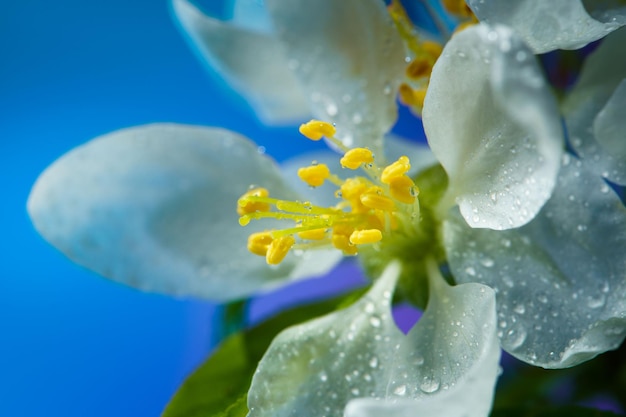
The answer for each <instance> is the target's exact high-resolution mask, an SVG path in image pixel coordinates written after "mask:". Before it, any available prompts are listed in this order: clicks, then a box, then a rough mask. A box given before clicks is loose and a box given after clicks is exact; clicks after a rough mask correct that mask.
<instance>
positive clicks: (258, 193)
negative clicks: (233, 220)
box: [237, 188, 271, 216]
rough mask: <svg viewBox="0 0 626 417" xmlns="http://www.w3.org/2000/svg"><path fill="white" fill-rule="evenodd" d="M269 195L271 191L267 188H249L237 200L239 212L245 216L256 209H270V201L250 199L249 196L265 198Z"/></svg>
mask: <svg viewBox="0 0 626 417" xmlns="http://www.w3.org/2000/svg"><path fill="white" fill-rule="evenodd" d="M269 195H270V193H269V191H267V190H266V189H265V188H253V189H252V190H249V191H248V192H247V193H245V194H244V195H242V196H241V197H239V200H238V201H237V214H239V215H240V216H243V215H246V214H250V213H254V212H256V211H270V207H271V206H270V205H269V203H264V202H261V201H254V200H251V199H249V197H263V198H265V197H268V196H269Z"/></svg>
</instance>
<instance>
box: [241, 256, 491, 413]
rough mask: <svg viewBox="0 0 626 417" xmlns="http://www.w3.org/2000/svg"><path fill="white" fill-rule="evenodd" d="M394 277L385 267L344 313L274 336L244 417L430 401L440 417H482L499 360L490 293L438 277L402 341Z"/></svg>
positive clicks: (396, 408)
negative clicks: (440, 411)
mask: <svg viewBox="0 0 626 417" xmlns="http://www.w3.org/2000/svg"><path fill="white" fill-rule="evenodd" d="M398 274H399V267H398V265H397V264H392V265H391V266H389V267H388V268H387V270H386V271H385V272H384V274H383V276H382V277H381V278H380V280H379V281H378V282H377V283H376V284H375V285H374V287H373V288H372V289H371V290H370V291H369V292H368V294H366V295H365V296H364V297H363V298H362V299H361V300H360V301H358V302H357V303H356V304H354V305H353V306H351V307H349V308H347V309H345V310H342V311H339V312H336V313H333V314H330V315H328V316H325V317H322V318H319V319H316V320H313V321H310V322H308V323H305V324H303V325H300V326H295V327H292V328H290V329H287V330H285V331H283V332H282V333H281V334H280V335H278V337H277V338H276V339H275V340H274V341H273V342H272V345H271V346H270V348H269V349H268V351H267V353H266V355H265V357H264V358H263V359H262V360H261V362H260V364H259V367H258V369H257V373H256V374H255V376H254V378H253V380H252V386H251V388H250V392H249V393H248V406H249V409H250V414H249V415H250V417H254V416H272V417H273V416H283V415H285V416H286V415H312V416H313V415H316V416H321V415H326V416H329V417H330V416H343V415H344V406H346V404H348V406H347V408H346V414H345V415H346V416H362V415H377V416H378V415H381V411H383V410H384V412H385V413H387V412H389V413H390V415H394V416H395V415H398V416H400V415H406V414H405V413H406V411H407V410H408V409H409V408H410V409H412V410H418V409H419V410H421V409H422V408H427V406H429V405H432V404H437V405H438V406H441V405H442V404H445V407H444V409H443V411H444V414H445V415H451V416H453V415H455V414H453V413H456V412H458V411H459V410H460V409H461V408H462V409H463V411H464V413H465V415H467V416H472V417H473V416H476V417H478V416H486V415H487V413H488V411H489V409H490V406H491V399H492V395H493V388H494V384H495V380H496V377H497V373H498V360H499V347H498V342H497V337H496V335H495V297H494V294H493V291H491V290H490V289H489V288H487V287H484V286H482V285H478V284H468V285H463V286H458V287H455V288H451V287H449V286H447V284H445V283H444V282H443V279H441V278H440V277H439V279H440V280H441V281H440V282H438V283H435V284H433V287H434V288H432V293H431V300H432V301H431V304H430V305H429V306H428V308H427V310H426V312H425V313H424V316H423V317H422V319H421V320H420V321H419V322H418V324H417V325H416V326H415V327H414V328H413V329H412V330H411V331H410V333H409V334H408V335H406V336H405V335H404V334H403V333H402V332H401V331H400V330H398V329H397V327H396V326H395V323H394V321H393V318H392V317H391V310H390V301H391V293H392V290H393V287H394V284H395V281H396V279H397V276H398ZM372 399H375V400H376V401H373V400H372ZM446 400H448V401H449V402H446ZM446 413H450V414H446ZM411 415H414V414H411ZM424 415H425V416H428V415H433V414H424ZM440 415H441V414H440Z"/></svg>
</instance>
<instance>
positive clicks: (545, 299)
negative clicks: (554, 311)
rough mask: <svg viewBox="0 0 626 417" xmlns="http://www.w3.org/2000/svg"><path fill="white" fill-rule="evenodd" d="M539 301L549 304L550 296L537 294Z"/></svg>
mask: <svg viewBox="0 0 626 417" xmlns="http://www.w3.org/2000/svg"><path fill="white" fill-rule="evenodd" d="M537 300H539V302H540V303H543V304H546V303H547V302H548V296H547V295H546V294H544V293H542V292H540V293H539V294H537Z"/></svg>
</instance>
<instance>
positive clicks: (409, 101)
mask: <svg viewBox="0 0 626 417" xmlns="http://www.w3.org/2000/svg"><path fill="white" fill-rule="evenodd" d="M398 93H399V95H398V98H399V99H400V101H401V102H402V104H404V105H407V106H414V107H419V108H422V107H424V98H425V97H426V89H424V88H422V89H417V90H414V89H413V88H411V86H409V85H408V84H406V83H402V84H400V89H399V91H398Z"/></svg>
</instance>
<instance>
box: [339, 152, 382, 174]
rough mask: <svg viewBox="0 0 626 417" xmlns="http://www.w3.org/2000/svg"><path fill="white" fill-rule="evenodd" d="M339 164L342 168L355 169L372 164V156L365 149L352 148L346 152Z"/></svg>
mask: <svg viewBox="0 0 626 417" xmlns="http://www.w3.org/2000/svg"><path fill="white" fill-rule="evenodd" d="M339 162H340V163H341V166H342V167H344V168H349V169H357V168H359V167H360V166H361V164H370V163H372V162H374V154H373V153H372V151H370V150H369V149H366V148H354V149H350V150H349V151H348V152H346V153H345V155H344V156H343V158H341V160H340V161H339Z"/></svg>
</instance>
